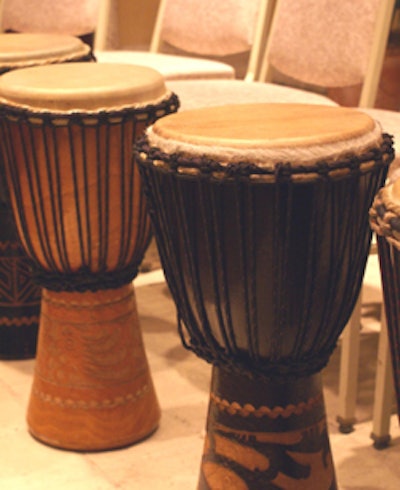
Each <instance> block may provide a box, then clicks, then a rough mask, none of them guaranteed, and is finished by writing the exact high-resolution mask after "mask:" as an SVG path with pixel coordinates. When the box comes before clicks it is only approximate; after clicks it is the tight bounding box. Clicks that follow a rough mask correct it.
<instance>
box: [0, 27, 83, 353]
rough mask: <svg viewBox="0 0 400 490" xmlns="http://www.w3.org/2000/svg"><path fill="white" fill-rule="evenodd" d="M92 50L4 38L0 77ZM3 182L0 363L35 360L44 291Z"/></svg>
mask: <svg viewBox="0 0 400 490" xmlns="http://www.w3.org/2000/svg"><path fill="white" fill-rule="evenodd" d="M90 59H92V53H91V49H90V47H89V46H87V45H86V44H84V43H83V42H82V41H80V40H79V39H78V38H75V37H72V36H65V35H57V34H0V74H3V73H6V72H8V71H11V70H14V69H16V68H24V67H28V66H33V65H46V64H50V63H63V62H69V61H88V60H90ZM1 180H2V179H0V186H1V187H0V358H3V359H21V358H26V357H33V356H34V355H35V352H36V341H37V332H38V326H39V314H40V292H41V290H40V288H39V287H38V286H37V285H36V284H34V282H33V281H32V278H31V274H30V261H29V259H28V258H27V257H26V255H25V253H24V251H23V248H22V247H21V244H20V241H19V239H18V237H17V233H16V230H15V225H14V222H13V218H12V211H11V209H10V206H9V201H8V198H7V189H6V186H5V185H4V182H2V181H1Z"/></svg>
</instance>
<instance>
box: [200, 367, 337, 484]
mask: <svg viewBox="0 0 400 490" xmlns="http://www.w3.org/2000/svg"><path fill="white" fill-rule="evenodd" d="M198 488H199V490H213V489H219V488H232V489H248V488H249V489H250V488H251V489H252V490H257V489H259V490H261V489H265V488H285V489H296V490H301V489H304V490H306V489H307V490H309V489H311V488H318V489H320V490H334V489H336V488H337V485H336V479H335V471H334V466H333V461H332V455H331V451H330V445H329V438H328V432H327V422H326V415H325V406H324V399H323V393H322V383H321V376H320V375H319V374H315V375H312V376H309V377H304V378H300V379H298V380H293V381H282V382H278V381H276V382H275V381H265V380H260V379H250V378H249V377H246V376H242V375H239V374H236V373H233V372H228V371H225V370H223V369H221V368H216V367H214V368H213V374H212V385H211V395H210V404H209V412H208V420H207V436H206V441H205V445H204V454H203V460H202V466H201V474H200V481H199V486H198Z"/></svg>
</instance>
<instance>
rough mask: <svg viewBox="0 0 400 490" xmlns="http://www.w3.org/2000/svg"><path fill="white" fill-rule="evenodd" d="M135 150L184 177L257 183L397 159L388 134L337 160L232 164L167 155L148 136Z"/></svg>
mask: <svg viewBox="0 0 400 490" xmlns="http://www.w3.org/2000/svg"><path fill="white" fill-rule="evenodd" d="M134 153H135V159H136V161H137V162H138V163H139V164H140V165H141V166H143V167H149V166H152V167H154V168H158V169H160V170H161V171H163V172H169V173H171V174H175V175H176V176H178V177H180V178H198V177H202V178H210V179H213V180H215V181H223V180H235V179H247V180H249V179H250V180H252V181H253V182H254V183H256V182H264V183H277V182H294V183H307V182H313V181H319V180H338V179H342V178H348V177H350V176H351V175H354V174H360V173H361V174H366V173H369V172H372V171H374V170H375V169H376V168H378V167H386V166H388V165H389V164H390V162H391V161H392V160H393V159H394V149H393V138H392V137H391V136H390V135H389V134H386V133H383V134H382V142H381V144H380V146H379V147H373V148H369V149H367V150H366V151H364V152H362V153H361V154H359V155H357V154H349V155H344V156H343V157H342V158H338V159H334V160H318V161H317V162H312V163H306V164H297V163H296V164H291V163H290V162H284V161H281V162H276V163H268V164H259V163H253V162H251V161H240V162H234V163H230V162H224V161H221V160H218V159H213V158H208V157H207V156H196V157H193V156H190V155H187V154H185V153H183V152H181V153H179V152H178V153H171V154H167V153H165V152H163V151H162V150H160V149H159V148H157V147H156V146H152V145H151V144H150V141H149V138H148V136H147V135H145V136H144V137H143V138H141V139H140V140H139V141H138V142H137V143H136V145H135V150H134Z"/></svg>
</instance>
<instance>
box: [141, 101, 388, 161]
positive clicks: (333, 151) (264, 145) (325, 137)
mask: <svg viewBox="0 0 400 490" xmlns="http://www.w3.org/2000/svg"><path fill="white" fill-rule="evenodd" d="M380 133H381V131H380V130H379V128H377V127H376V124H375V122H374V121H373V119H371V118H370V117H369V116H368V115H366V114H364V113H361V112H358V111H356V110H354V109H349V108H343V107H331V106H318V105H306V104H238V105H226V106H221V107H209V108H204V109H198V110H192V111H183V112H181V113H178V114H174V115H172V116H169V117H168V118H166V119H162V120H159V121H157V123H156V124H155V125H154V126H153V128H152V130H151V132H149V140H150V143H151V145H153V146H157V147H159V148H160V149H161V150H163V151H165V152H166V153H175V152H177V151H183V152H184V153H185V154H189V155H190V154H191V153H192V154H207V155H208V156H209V157H210V158H218V159H221V158H224V159H225V160H228V161H231V162H232V161H236V160H240V161H243V160H247V161H248V160H251V161H252V162H254V163H255V162H263V161H267V160H271V159H272V160H273V161H281V162H282V161H290V162H292V163H293V164H296V162H302V161H307V162H310V161H312V160H313V159H314V160H318V159H319V160H320V159H327V158H332V157H336V156H337V155H341V154H343V153H346V152H348V148H349V147H350V148H351V149H352V151H353V149H355V151H359V150H364V149H365V148H367V147H369V146H371V145H373V144H375V143H376V142H377V141H380V140H381V134H380ZM349 142H351V144H350V145H349ZM302 152H306V155H305V156H304V157H302ZM310 152H311V153H310ZM313 152H314V153H315V158H314V157H313Z"/></svg>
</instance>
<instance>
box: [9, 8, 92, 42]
mask: <svg viewBox="0 0 400 490" xmlns="http://www.w3.org/2000/svg"><path fill="white" fill-rule="evenodd" d="M100 1H101V0H64V1H62V2H54V1H53V0H31V1H30V2H26V1H25V0H2V5H1V6H0V8H1V9H2V12H1V13H2V15H1V16H0V20H1V30H2V31H3V32H4V31H15V32H49V33H60V34H69V35H72V36H79V37H83V38H85V41H89V42H90V41H91V38H92V37H93V33H94V31H95V30H96V27H97V20H98V16H99V2H100Z"/></svg>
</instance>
